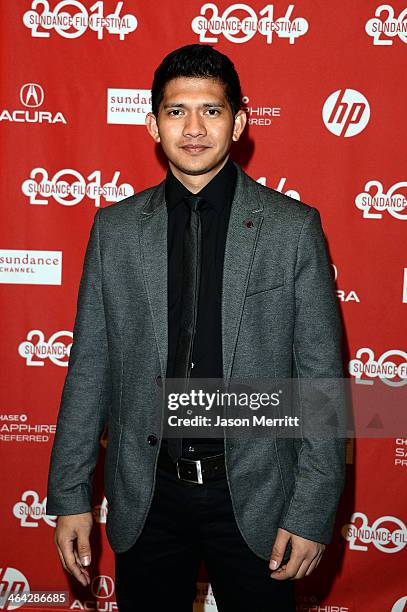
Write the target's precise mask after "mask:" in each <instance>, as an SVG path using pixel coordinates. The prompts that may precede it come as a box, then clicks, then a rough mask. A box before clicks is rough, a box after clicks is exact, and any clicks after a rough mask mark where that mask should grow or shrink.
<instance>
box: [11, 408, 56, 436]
mask: <svg viewBox="0 0 407 612" xmlns="http://www.w3.org/2000/svg"><path fill="white" fill-rule="evenodd" d="M27 421H28V417H27V415H26V414H0V440H1V441H2V442H49V440H50V438H51V435H54V434H55V431H56V425H55V423H52V424H49V423H35V424H31V423H29V422H27Z"/></svg>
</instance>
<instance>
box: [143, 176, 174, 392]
mask: <svg viewBox="0 0 407 612" xmlns="http://www.w3.org/2000/svg"><path fill="white" fill-rule="evenodd" d="M164 185H165V181H163V182H161V183H160V184H159V185H158V186H157V188H156V189H155V191H154V192H153V195H152V196H151V198H150V199H149V200H148V201H147V202H146V204H145V205H144V208H143V210H142V216H141V255H142V266H143V274H144V278H145V281H146V287H147V294H148V300H149V304H150V309H151V315H152V318H153V326H154V333H155V339H156V342H157V348H158V354H159V357H160V364H161V375H162V377H163V380H164V378H165V374H166V369H167V355H168V320H167V309H168V305H167V261H168V255H167V225H168V218H167V207H166V204H165V195H164V193H165V192H164Z"/></svg>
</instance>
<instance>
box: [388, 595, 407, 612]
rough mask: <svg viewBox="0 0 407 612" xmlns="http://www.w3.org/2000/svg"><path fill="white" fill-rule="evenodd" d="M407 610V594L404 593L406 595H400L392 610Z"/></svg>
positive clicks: (395, 611) (403, 611)
mask: <svg viewBox="0 0 407 612" xmlns="http://www.w3.org/2000/svg"><path fill="white" fill-rule="evenodd" d="M406 610H407V595H404V597H400V599H398V600H397V601H396V602H395V603H394V605H393V607H392V609H391V612H406Z"/></svg>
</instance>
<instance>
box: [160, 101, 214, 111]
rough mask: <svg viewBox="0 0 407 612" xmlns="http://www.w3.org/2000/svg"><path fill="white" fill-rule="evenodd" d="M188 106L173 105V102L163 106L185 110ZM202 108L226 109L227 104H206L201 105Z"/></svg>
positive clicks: (181, 104)
mask: <svg viewBox="0 0 407 612" xmlns="http://www.w3.org/2000/svg"><path fill="white" fill-rule="evenodd" d="M186 106H188V105H187V104H184V103H182V102H174V103H172V104H171V102H167V104H164V105H163V108H164V109H166V108H185V107H186ZM200 106H202V107H203V108H225V107H226V104H224V103H223V102H204V103H203V104H200Z"/></svg>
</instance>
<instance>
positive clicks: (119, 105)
mask: <svg viewBox="0 0 407 612" xmlns="http://www.w3.org/2000/svg"><path fill="white" fill-rule="evenodd" d="M150 111H151V90H150V89H110V88H109V89H108V90H107V123H113V124H121V125H144V124H145V122H146V115H147V113H148V112H150Z"/></svg>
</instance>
